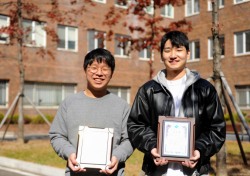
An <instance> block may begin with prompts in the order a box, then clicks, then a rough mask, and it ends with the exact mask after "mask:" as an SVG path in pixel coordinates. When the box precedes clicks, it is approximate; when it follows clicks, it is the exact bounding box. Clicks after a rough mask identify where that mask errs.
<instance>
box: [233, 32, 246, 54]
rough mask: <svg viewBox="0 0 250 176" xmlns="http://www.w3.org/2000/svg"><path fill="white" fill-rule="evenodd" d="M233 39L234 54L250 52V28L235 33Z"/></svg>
mask: <svg viewBox="0 0 250 176" xmlns="http://www.w3.org/2000/svg"><path fill="white" fill-rule="evenodd" d="M234 41H235V45H234V46H235V54H236V55H241V54H250V30H249V31H245V32H238V33H235V35H234Z"/></svg>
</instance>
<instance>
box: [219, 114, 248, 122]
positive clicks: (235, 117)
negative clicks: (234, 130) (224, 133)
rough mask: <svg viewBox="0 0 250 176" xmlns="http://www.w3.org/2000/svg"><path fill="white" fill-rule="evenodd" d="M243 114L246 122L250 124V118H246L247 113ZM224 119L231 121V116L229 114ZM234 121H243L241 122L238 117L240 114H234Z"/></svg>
mask: <svg viewBox="0 0 250 176" xmlns="http://www.w3.org/2000/svg"><path fill="white" fill-rule="evenodd" d="M242 114H243V116H244V117H245V120H246V122H248V123H250V118H247V117H246V116H247V113H245V112H242ZM224 118H225V120H226V121H230V116H229V114H228V113H227V114H225V115H224ZM233 119H234V121H235V122H241V121H240V118H239V116H238V113H233Z"/></svg>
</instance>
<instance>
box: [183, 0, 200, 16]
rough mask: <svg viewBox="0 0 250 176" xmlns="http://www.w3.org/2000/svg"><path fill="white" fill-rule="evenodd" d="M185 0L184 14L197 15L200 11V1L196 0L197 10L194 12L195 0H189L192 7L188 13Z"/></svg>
mask: <svg viewBox="0 0 250 176" xmlns="http://www.w3.org/2000/svg"><path fill="white" fill-rule="evenodd" d="M187 1H188V0H187ZM187 1H186V3H185V16H186V17H188V16H193V15H198V14H199V13H200V1H199V0H198V1H197V2H198V11H197V12H196V11H194V9H195V1H196V0H190V1H191V7H192V9H191V11H192V12H191V13H190V14H189V13H188V2H187Z"/></svg>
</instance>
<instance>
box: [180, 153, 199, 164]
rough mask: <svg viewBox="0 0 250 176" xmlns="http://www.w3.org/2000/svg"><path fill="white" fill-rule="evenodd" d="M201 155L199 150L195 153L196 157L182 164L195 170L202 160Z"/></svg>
mask: <svg viewBox="0 0 250 176" xmlns="http://www.w3.org/2000/svg"><path fill="white" fill-rule="evenodd" d="M200 157H201V155H200V152H199V151H198V150H195V151H194V155H193V156H192V157H191V158H190V160H185V161H184V162H182V165H183V166H186V167H190V168H194V167H195V166H196V164H197V163H198V160H199V159H200Z"/></svg>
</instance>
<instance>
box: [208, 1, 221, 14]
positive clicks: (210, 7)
mask: <svg viewBox="0 0 250 176" xmlns="http://www.w3.org/2000/svg"><path fill="white" fill-rule="evenodd" d="M207 3H208V10H209V11H211V10H212V3H211V1H208V2H207ZM217 4H218V7H219V9H221V8H223V7H224V0H217Z"/></svg>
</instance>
